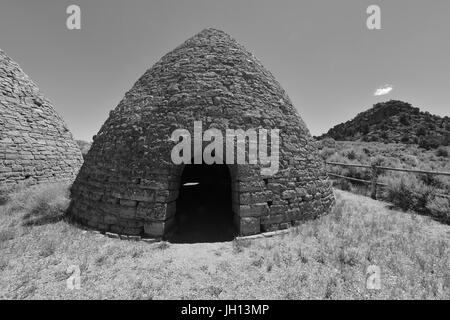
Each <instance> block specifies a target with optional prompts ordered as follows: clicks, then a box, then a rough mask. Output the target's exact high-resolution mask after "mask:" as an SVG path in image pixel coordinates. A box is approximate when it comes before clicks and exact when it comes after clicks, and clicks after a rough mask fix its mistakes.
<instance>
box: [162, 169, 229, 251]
mask: <svg viewBox="0 0 450 320" xmlns="http://www.w3.org/2000/svg"><path fill="white" fill-rule="evenodd" d="M234 236H235V229H234V225H233V212H232V206H231V176H230V171H229V169H228V167H227V165H225V164H223V165H220V164H213V165H207V164H187V165H185V167H184V170H183V174H182V176H181V186H180V194H179V197H178V200H177V212H176V214H175V228H174V232H173V233H172V234H171V235H170V236H169V239H168V240H169V241H171V242H175V243H194V242H219V241H230V240H232V239H233V238H234Z"/></svg>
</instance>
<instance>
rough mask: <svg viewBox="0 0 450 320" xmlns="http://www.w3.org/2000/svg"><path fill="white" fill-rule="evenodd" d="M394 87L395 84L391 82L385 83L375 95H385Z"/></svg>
mask: <svg viewBox="0 0 450 320" xmlns="http://www.w3.org/2000/svg"><path fill="white" fill-rule="evenodd" d="M393 89H394V87H393V86H391V85H390V84H385V85H384V86H382V87H380V88H378V89H377V90H376V91H375V93H374V95H375V96H384V95H385V94H388V93H389V92H391V91H392V90H393Z"/></svg>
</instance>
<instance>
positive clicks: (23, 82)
mask: <svg viewBox="0 0 450 320" xmlns="http://www.w3.org/2000/svg"><path fill="white" fill-rule="evenodd" d="M82 161H83V160H82V156H81V151H80V149H79V148H78V145H77V144H76V142H75V141H74V140H73V139H72V135H71V133H70V132H69V130H68V129H67V126H66V124H65V123H64V121H63V120H62V119H61V117H60V116H59V115H58V114H57V113H56V112H55V110H54V109H53V107H52V105H51V103H50V102H49V101H48V100H46V99H45V98H44V97H43V95H42V94H41V93H40V92H39V89H38V87H37V86H36V85H35V84H34V83H33V82H32V81H31V80H30V79H29V78H28V76H27V75H26V74H25V73H24V72H23V71H22V69H21V68H20V67H19V65H18V64H17V63H16V62H14V61H12V60H11V58H9V57H8V56H7V55H6V54H5V53H4V52H3V51H2V50H0V186H4V185H11V184H15V183H18V182H24V181H27V182H28V183H31V184H34V183H42V182H55V181H63V180H73V179H75V176H76V174H77V172H78V170H79V169H80V167H81V164H82Z"/></svg>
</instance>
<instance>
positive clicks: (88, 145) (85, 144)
mask: <svg viewBox="0 0 450 320" xmlns="http://www.w3.org/2000/svg"><path fill="white" fill-rule="evenodd" d="M75 141H76V143H78V146H79V147H80V149H81V153H82V154H83V158H84V157H85V156H86V155H87V153H88V151H89V149H90V148H91V144H92V143H91V142H87V141H84V140H75Z"/></svg>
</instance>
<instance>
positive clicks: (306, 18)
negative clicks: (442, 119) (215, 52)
mask: <svg viewBox="0 0 450 320" xmlns="http://www.w3.org/2000/svg"><path fill="white" fill-rule="evenodd" d="M73 4H75V5H78V6H79V7H80V9H81V29H80V30H69V29H68V28H67V27H66V20H67V18H68V16H69V15H68V14H66V8H67V7H68V6H69V5H73ZM373 4H375V5H378V6H379V7H380V9H381V30H369V29H368V28H367V25H366V20H367V18H368V16H369V15H368V14H367V13H366V9H367V7H368V6H369V5H373ZM208 27H213V28H216V29H220V30H223V31H225V32H227V33H228V34H230V35H231V36H233V37H234V38H235V39H236V40H237V41H238V42H240V43H241V44H243V45H244V46H245V47H246V48H247V50H249V51H250V52H252V53H253V54H254V55H255V56H256V57H258V59H259V60H260V61H261V62H262V63H263V65H264V66H265V67H266V68H267V69H268V70H270V71H271V72H272V73H273V74H274V76H275V77H276V78H277V80H278V81H279V82H280V83H281V85H282V86H283V88H284V89H285V90H286V92H287V93H288V95H289V96H290V98H291V100H292V102H293V104H294V106H295V107H296V108H297V110H298V111H299V113H300V115H301V117H302V118H303V120H304V121H305V122H306V124H307V126H308V128H309V129H310V131H311V133H312V134H313V135H320V134H322V133H324V132H326V131H327V130H328V129H329V128H331V127H332V126H334V125H336V124H338V123H341V122H344V121H347V120H350V119H351V118H353V117H354V116H355V115H356V114H357V113H359V112H362V111H364V110H367V109H368V108H370V107H371V106H372V105H373V104H375V103H377V102H382V101H387V100H390V99H399V100H403V101H407V102H409V103H411V104H412V105H414V106H416V107H419V108H421V109H422V110H424V111H429V112H430V113H433V114H437V115H441V116H444V115H450V112H449V110H450V108H449V106H450V103H449V101H450V99H449V98H450V97H449V96H450V78H449V75H450V35H449V34H450V1H448V0H433V1H426V0H395V1H387V0H370V1H366V0H340V1H332V0H328V1H324V0H302V1H299V0H292V1H289V0H276V1H275V0H270V1H269V0H183V1H179V0H178V1H174V0H150V1H149V0H147V1H145V0H127V1H123V0H34V1H25V0H1V2H0V48H1V49H3V50H4V51H5V52H6V53H7V54H8V55H9V56H10V57H11V58H12V59H13V60H15V61H16V62H18V63H19V64H20V66H21V67H22V69H23V70H24V71H25V73H27V74H28V75H29V76H30V77H31V79H32V80H33V81H34V82H35V83H36V84H37V85H38V86H39V88H40V89H41V91H42V92H43V93H44V95H45V96H46V97H47V98H48V99H50V100H51V101H52V102H53V104H54V107H55V109H56V111H57V112H58V113H59V114H60V115H61V116H62V117H63V118H64V120H65V122H66V123H67V124H68V127H69V129H70V130H71V131H72V133H73V135H74V137H75V138H76V139H82V140H87V141H90V140H91V139H92V136H93V135H95V134H96V133H97V132H98V131H99V129H100V127H101V125H102V124H103V123H104V122H105V121H106V119H107V117H108V114H109V111H110V110H112V109H114V108H115V107H116V106H117V104H118V103H119V102H120V100H121V99H122V98H123V96H124V94H125V92H127V91H128V90H129V89H130V88H131V87H132V86H133V84H134V83H135V82H136V81H137V80H138V79H139V77H140V76H141V75H142V74H143V73H144V72H145V71H146V70H147V69H148V68H150V67H151V66H152V65H153V64H154V63H155V62H157V61H158V60H159V59H160V58H161V57H162V56H163V55H165V54H166V53H167V52H169V51H171V50H172V49H174V48H175V47H177V46H178V45H179V44H181V43H182V42H184V41H185V40H186V39H188V38H189V37H191V36H193V35H195V34H196V33H198V32H200V31H201V30H203V29H204V28H208Z"/></svg>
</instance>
